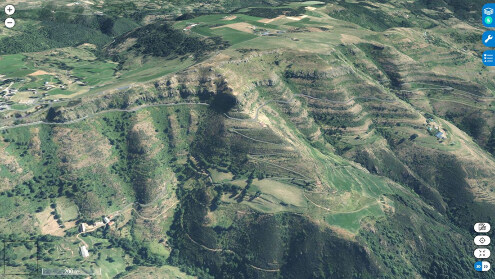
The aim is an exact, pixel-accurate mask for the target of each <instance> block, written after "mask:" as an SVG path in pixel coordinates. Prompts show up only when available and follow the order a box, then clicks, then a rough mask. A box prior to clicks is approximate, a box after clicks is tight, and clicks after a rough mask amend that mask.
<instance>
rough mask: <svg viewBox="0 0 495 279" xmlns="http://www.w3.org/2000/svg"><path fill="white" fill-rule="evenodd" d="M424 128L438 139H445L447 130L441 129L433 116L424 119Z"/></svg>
mask: <svg viewBox="0 0 495 279" xmlns="http://www.w3.org/2000/svg"><path fill="white" fill-rule="evenodd" d="M426 129H427V130H428V132H429V133H430V134H431V135H434V136H435V137H436V138H437V139H438V140H440V141H443V140H445V139H447V132H446V131H445V130H443V129H442V128H441V127H440V126H439V125H438V124H437V123H436V122H435V120H434V119H433V118H428V119H426Z"/></svg>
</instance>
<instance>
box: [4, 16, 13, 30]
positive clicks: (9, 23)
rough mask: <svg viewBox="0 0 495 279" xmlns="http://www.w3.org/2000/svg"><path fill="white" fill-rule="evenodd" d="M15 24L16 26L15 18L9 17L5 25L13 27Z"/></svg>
mask: <svg viewBox="0 0 495 279" xmlns="http://www.w3.org/2000/svg"><path fill="white" fill-rule="evenodd" d="M14 26H15V20H14V19H13V18H10V17H9V18H7V19H6V20H5V27H7V28H12V27H14Z"/></svg>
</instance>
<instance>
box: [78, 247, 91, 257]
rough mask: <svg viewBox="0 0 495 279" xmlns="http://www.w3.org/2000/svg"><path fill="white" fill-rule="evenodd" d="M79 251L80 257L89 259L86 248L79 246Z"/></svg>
mask: <svg viewBox="0 0 495 279" xmlns="http://www.w3.org/2000/svg"><path fill="white" fill-rule="evenodd" d="M79 249H80V251H81V256H82V257H83V258H87V257H89V252H88V248H87V247H86V246H81V247H79Z"/></svg>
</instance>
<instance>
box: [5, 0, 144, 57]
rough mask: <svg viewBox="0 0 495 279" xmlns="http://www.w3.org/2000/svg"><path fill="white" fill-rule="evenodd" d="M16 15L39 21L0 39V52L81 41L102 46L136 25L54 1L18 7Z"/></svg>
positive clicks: (56, 46) (56, 45) (69, 44)
mask: <svg viewBox="0 0 495 279" xmlns="http://www.w3.org/2000/svg"><path fill="white" fill-rule="evenodd" d="M17 16H18V18H21V19H22V18H26V19H29V20H33V19H37V20H39V21H40V22H41V23H39V24H31V25H27V26H23V29H22V32H21V33H20V34H17V35H16V36H11V37H5V38H2V39H0V54H13V53H19V52H36V51H43V50H47V49H52V48H59V47H67V46H76V45H80V44H83V43H90V44H94V45H96V46H99V47H101V46H103V45H105V44H107V43H108V42H110V41H111V40H112V37H113V36H117V35H120V34H122V33H125V32H128V31H130V30H132V29H134V28H136V27H137V26H139V25H138V24H137V23H136V22H134V21H133V20H132V19H129V18H118V17H113V16H109V15H94V14H87V13H85V11H84V8H83V7H81V6H76V7H74V8H70V7H65V6H58V5H55V4H54V3H53V2H49V3H46V4H44V5H43V6H42V7H41V8H40V9H38V10H33V11H31V10H29V11H19V13H18V15H17Z"/></svg>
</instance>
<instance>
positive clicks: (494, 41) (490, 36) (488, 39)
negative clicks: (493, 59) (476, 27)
mask: <svg viewBox="0 0 495 279" xmlns="http://www.w3.org/2000/svg"><path fill="white" fill-rule="evenodd" d="M482 40H483V44H484V45H485V46H487V47H495V31H486V32H485V33H483V37H482Z"/></svg>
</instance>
